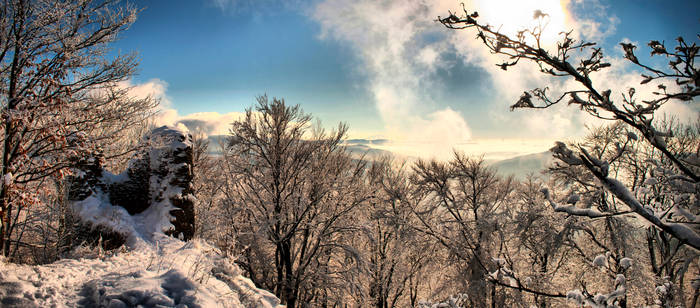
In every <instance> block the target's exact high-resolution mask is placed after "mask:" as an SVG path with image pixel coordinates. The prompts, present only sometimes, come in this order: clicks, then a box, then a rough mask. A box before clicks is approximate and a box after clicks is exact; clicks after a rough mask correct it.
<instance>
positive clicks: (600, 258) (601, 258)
mask: <svg viewBox="0 0 700 308" xmlns="http://www.w3.org/2000/svg"><path fill="white" fill-rule="evenodd" d="M606 260H607V257H606V256H605V255H597V256H596V257H595V259H593V265H595V266H600V267H603V266H605V264H606V263H607V262H606Z"/></svg>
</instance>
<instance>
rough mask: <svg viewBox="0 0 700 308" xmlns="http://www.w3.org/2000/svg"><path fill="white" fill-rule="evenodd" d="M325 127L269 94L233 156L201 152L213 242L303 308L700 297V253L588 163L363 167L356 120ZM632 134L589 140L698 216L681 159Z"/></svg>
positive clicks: (647, 192) (680, 147)
mask: <svg viewBox="0 0 700 308" xmlns="http://www.w3.org/2000/svg"><path fill="white" fill-rule="evenodd" d="M311 120H312V118H311V116H310V115H308V114H305V113H303V111H302V110H301V109H300V108H299V106H289V105H287V104H285V102H284V100H281V99H272V100H271V101H270V100H269V99H268V98H267V97H266V96H263V97H259V98H258V103H257V105H255V106H254V107H253V108H250V109H248V110H247V112H246V115H245V118H244V119H242V120H240V121H236V122H234V123H233V125H232V127H231V131H230V136H229V137H228V138H227V139H226V141H225V144H223V145H222V148H223V155H221V156H207V155H206V154H205V153H206V148H205V147H204V146H200V147H199V150H198V153H199V154H198V155H196V156H197V160H196V162H195V187H196V189H195V190H196V194H197V199H198V201H197V202H198V204H197V208H196V209H197V223H198V226H197V230H198V231H197V232H198V236H200V237H202V238H205V239H207V240H209V241H212V242H214V243H216V244H217V245H218V246H219V247H220V248H221V249H222V250H224V251H226V252H228V253H229V254H230V255H231V256H233V257H235V258H237V261H236V262H237V263H238V264H239V266H240V267H241V268H242V269H243V271H244V272H245V275H246V276H248V277H250V278H251V279H252V280H253V281H254V282H255V283H256V285H258V286H259V287H262V288H266V289H268V290H271V291H272V292H274V293H275V294H276V295H277V296H279V297H280V299H282V302H283V303H284V304H286V305H287V306H288V307H306V306H311V307H345V306H352V307H356V306H361V307H369V306H372V307H416V306H419V305H424V306H425V305H428V306H429V305H431V304H432V303H431V302H429V300H432V301H436V302H438V301H441V300H447V303H450V302H451V303H453V304H455V305H456V306H463V307H486V306H496V307H506V306H530V305H532V304H534V305H536V306H538V307H550V306H552V307H554V306H561V305H564V304H565V303H566V301H567V297H568V298H569V300H574V301H576V302H578V301H581V302H585V300H586V298H587V297H590V298H591V299H594V300H597V301H598V303H606V302H607V303H610V304H612V303H617V304H618V305H620V306H626V305H628V306H631V307H632V306H640V305H653V304H661V305H684V304H686V303H687V304H690V303H694V302H695V300H696V297H697V288H696V287H697V283H695V282H694V281H695V279H696V278H697V277H698V276H697V275H698V270H699V269H700V268H698V266H697V258H696V252H695V251H694V250H693V249H691V248H688V247H687V246H685V245H683V243H682V242H680V241H679V240H677V239H675V238H673V237H671V236H669V235H668V234H666V233H664V232H663V231H662V230H659V229H658V228H656V227H653V226H649V225H648V224H645V223H644V222H642V221H640V220H638V219H635V218H634V215H633V214H631V213H630V211H629V210H627V206H626V205H624V203H622V202H621V201H620V200H619V199H618V198H617V197H616V196H615V195H614V194H612V193H610V192H608V191H607V190H606V188H605V187H603V186H602V185H601V184H600V182H599V181H598V180H597V179H595V178H594V177H593V176H592V175H591V174H590V173H587V172H584V171H583V170H582V168H583V167H582V166H571V165H566V164H564V163H561V162H559V163H555V164H554V165H553V166H551V167H550V168H549V170H547V171H546V172H547V174H548V175H549V176H548V177H546V178H547V180H543V179H544V178H545V177H530V178H528V179H526V180H524V181H518V180H515V179H514V178H511V177H505V178H504V177H501V176H499V175H497V173H496V172H495V170H493V169H491V168H489V167H488V166H487V165H486V164H485V163H484V161H483V160H482V159H480V158H474V157H468V156H465V155H463V154H460V153H455V154H454V157H453V158H452V159H450V160H449V161H436V160H419V161H418V162H416V163H411V164H408V163H403V162H401V161H396V160H394V159H392V158H390V157H385V158H383V159H378V160H369V159H357V158H354V157H353V155H351V153H349V152H348V151H346V150H345V149H344V147H343V144H342V141H343V137H344V135H345V132H346V130H347V128H346V127H345V126H343V125H340V126H339V127H338V128H337V129H336V130H334V131H332V132H325V131H324V130H322V129H320V128H318V127H316V126H313V125H311V124H310V123H311ZM663 125H664V126H663V127H664V128H666V129H667V131H673V132H674V134H673V135H674V137H673V138H670V137H669V138H668V140H667V144H668V148H669V149H670V150H671V151H673V152H674V153H679V154H683V153H693V152H695V151H697V149H698V148H699V147H700V139H698V133H699V132H700V125H697V124H696V125H695V126H683V125H679V124H677V123H673V122H667V123H664V124H663ZM630 136H631V133H630V132H629V131H628V130H627V129H626V128H625V127H624V125H623V124H621V123H617V124H612V125H610V126H605V127H601V128H596V129H593V130H591V132H590V134H589V135H588V136H587V137H586V138H585V139H584V140H581V141H580V142H579V143H578V144H579V145H581V146H585V147H586V148H589V149H591V153H590V154H591V155H592V156H594V157H597V158H598V159H600V160H601V161H603V160H605V161H609V162H610V164H609V167H608V172H609V174H611V175H613V176H614V177H615V178H616V179H617V180H618V181H620V182H622V183H624V184H625V185H628V186H629V187H631V189H632V191H634V193H635V195H636V196H638V197H639V198H640V200H644V202H645V204H647V205H648V206H649V207H650V209H652V210H654V211H656V212H658V211H665V212H667V213H668V214H667V215H678V214H677V213H676V214H672V212H674V211H676V212H677V211H679V210H678V208H679V206H678V204H681V203H683V204H684V205H686V206H688V208H691V209H697V207H696V202H697V200H696V198H697V185H694V186H693V185H691V186H690V187H685V188H683V187H678V186H677V185H670V184H669V182H668V179H667V178H665V176H666V175H665V174H667V173H664V172H666V171H664V170H665V168H670V167H671V165H670V164H671V162H669V161H668V160H666V159H664V157H663V156H662V155H661V154H660V153H659V151H658V150H657V149H655V148H653V147H651V146H649V145H648V144H647V143H645V142H643V141H641V140H634V139H633V138H630ZM563 146H565V145H564V144H558V145H556V146H555V148H554V149H553V150H555V151H556V149H557V147H563ZM621 147H624V149H625V150H624V151H622V152H621V151H620V148H621ZM684 202H685V203H684ZM671 203H674V204H675V205H674V207H673V208H672V207H670V204H671ZM572 213H573V214H572ZM596 296H597V298H596ZM426 300H428V301H426ZM422 301H423V302H422Z"/></svg>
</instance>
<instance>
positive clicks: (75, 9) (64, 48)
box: [0, 0, 155, 256]
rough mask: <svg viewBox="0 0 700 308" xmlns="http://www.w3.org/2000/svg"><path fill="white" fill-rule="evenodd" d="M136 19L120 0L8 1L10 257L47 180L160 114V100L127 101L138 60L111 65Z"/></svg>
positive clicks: (4, 50)
mask: <svg viewBox="0 0 700 308" xmlns="http://www.w3.org/2000/svg"><path fill="white" fill-rule="evenodd" d="M136 12H137V10H136V9H135V8H133V7H131V6H128V5H122V3H121V1H118V0H104V1H102V0H100V1H98V0H80V1H49V0H5V1H2V9H1V10H0V81H1V83H0V104H1V105H2V125H1V129H0V140H2V164H0V174H2V177H3V183H2V186H0V214H1V215H0V216H2V228H0V246H1V247H2V253H3V255H5V256H8V255H10V248H11V244H12V234H13V232H14V231H15V225H16V222H17V220H18V219H19V217H20V216H21V212H22V210H23V209H26V208H27V207H29V206H31V205H37V206H38V205H39V204H40V203H41V202H40V200H39V198H37V190H38V189H40V188H44V187H45V186H43V185H40V184H39V183H40V182H41V181H43V180H44V179H46V178H49V177H58V178H61V177H63V176H65V175H66V174H68V167H70V166H72V165H74V164H75V163H76V162H77V160H79V157H81V156H82V155H84V154H86V153H88V152H94V151H96V149H97V148H98V147H99V145H100V144H105V143H107V140H109V139H111V138H115V137H117V136H119V134H120V132H123V131H124V130H125V129H126V128H128V127H130V125H132V124H135V123H139V122H141V121H143V120H144V119H145V118H147V117H148V116H150V114H151V113H152V110H153V107H154V106H155V101H153V100H152V99H150V98H147V99H133V98H129V96H128V89H125V88H123V87H120V86H119V85H118V84H117V82H119V81H123V80H125V79H126V78H128V77H129V76H131V74H133V72H134V70H135V68H136V64H137V63H136V59H135V57H134V55H121V56H117V57H115V58H113V59H109V58H108V51H109V49H108V44H109V43H110V42H112V41H114V40H115V39H116V38H117V35H118V34H119V33H120V32H122V31H124V30H125V29H127V28H128V26H129V25H130V24H131V23H132V22H133V21H134V20H135V18H136Z"/></svg>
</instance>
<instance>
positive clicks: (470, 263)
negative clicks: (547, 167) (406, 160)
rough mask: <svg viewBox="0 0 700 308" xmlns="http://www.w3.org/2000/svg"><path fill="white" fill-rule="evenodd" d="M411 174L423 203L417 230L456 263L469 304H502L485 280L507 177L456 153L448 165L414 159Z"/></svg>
mask: <svg viewBox="0 0 700 308" xmlns="http://www.w3.org/2000/svg"><path fill="white" fill-rule="evenodd" d="M414 173H415V175H414V178H413V181H414V184H415V185H416V190H417V191H416V193H417V196H416V197H415V198H417V199H421V200H424V202H422V204H421V205H420V206H419V207H418V208H417V209H416V210H415V211H414V213H415V214H416V216H417V217H418V219H419V221H420V223H419V224H418V226H419V227H418V228H419V230H421V232H423V233H425V234H427V235H429V236H430V237H432V238H434V239H435V240H436V241H437V242H438V243H440V245H441V246H443V247H444V248H445V249H446V251H447V252H448V253H449V256H450V258H451V260H453V262H454V261H456V262H454V264H455V266H456V270H458V272H459V275H458V279H457V281H459V282H461V283H463V285H461V286H460V288H461V289H463V290H466V294H467V295H468V301H469V305H470V306H473V307H485V306H486V305H487V304H488V303H491V304H492V305H495V306H501V305H504V300H505V298H504V297H503V294H502V292H499V291H498V290H497V287H498V286H497V285H495V284H492V283H489V281H488V279H487V277H488V274H489V273H491V272H492V271H494V270H495V269H496V268H497V265H496V264H495V263H494V261H493V259H492V256H495V255H497V254H498V252H499V251H500V250H501V249H502V248H503V244H504V238H503V234H502V232H501V230H503V229H504V226H505V224H507V223H508V221H509V219H507V218H508V216H509V215H510V214H509V210H510V209H509V206H508V204H509V203H510V202H511V200H512V196H513V191H514V182H513V179H512V178H505V179H504V178H500V177H499V176H497V175H496V172H495V171H494V170H493V169H491V168H488V167H487V166H486V165H485V163H484V161H483V159H475V158H470V157H466V156H464V155H462V154H459V153H455V156H454V158H453V159H452V160H451V161H450V162H448V163H443V162H438V161H430V162H426V161H419V162H418V163H416V165H415V167H414ZM496 282H498V281H496Z"/></svg>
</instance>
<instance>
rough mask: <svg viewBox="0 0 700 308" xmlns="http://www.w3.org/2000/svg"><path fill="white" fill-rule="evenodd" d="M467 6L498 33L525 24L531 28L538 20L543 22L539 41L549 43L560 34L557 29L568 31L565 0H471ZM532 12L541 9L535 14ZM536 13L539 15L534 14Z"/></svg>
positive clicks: (510, 30) (515, 29)
mask: <svg viewBox="0 0 700 308" xmlns="http://www.w3.org/2000/svg"><path fill="white" fill-rule="evenodd" d="M470 2H471V7H469V3H465V4H467V7H468V9H469V10H476V11H477V12H479V16H480V17H479V19H480V21H481V22H485V23H488V24H489V25H491V26H493V27H494V28H495V29H498V30H499V31H500V32H501V33H504V34H508V35H513V34H515V33H516V32H517V31H520V30H523V29H525V28H532V27H534V26H536V25H537V24H538V23H539V22H542V23H544V24H546V27H545V29H544V32H543V33H542V40H541V41H542V43H543V44H544V45H550V44H553V43H555V42H556V41H557V39H558V38H560V36H559V33H560V32H562V31H568V30H570V29H568V27H567V16H568V13H567V9H566V7H567V3H568V1H559V0H515V1H488V0H482V1H476V0H472V1H470ZM535 12H540V14H536V13H535ZM536 15H537V16H539V17H540V19H537V18H535V17H536Z"/></svg>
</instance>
